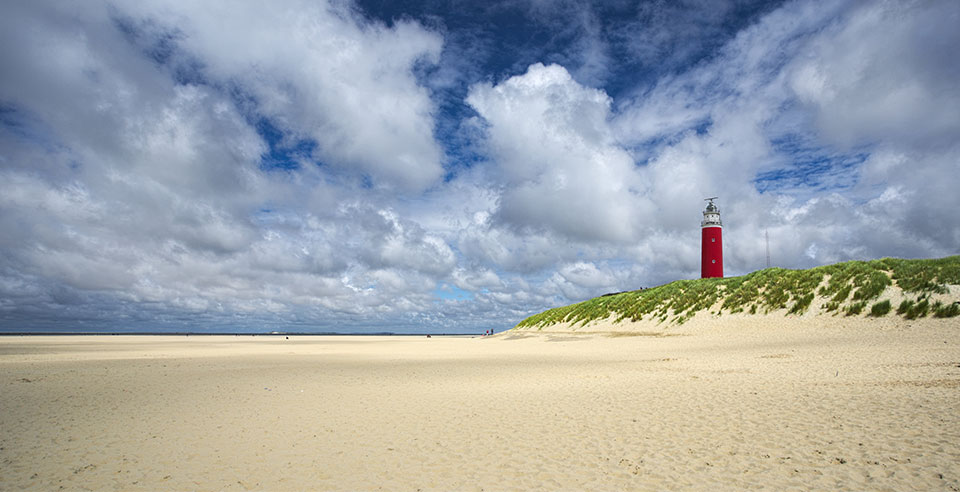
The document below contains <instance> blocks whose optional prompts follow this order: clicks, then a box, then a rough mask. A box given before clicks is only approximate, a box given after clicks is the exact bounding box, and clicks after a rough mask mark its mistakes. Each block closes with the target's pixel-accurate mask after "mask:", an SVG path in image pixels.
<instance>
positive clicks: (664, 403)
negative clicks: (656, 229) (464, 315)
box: [0, 320, 960, 490]
mask: <svg viewBox="0 0 960 492" xmlns="http://www.w3.org/2000/svg"><path fill="white" fill-rule="evenodd" d="M660 335H676V336H619V337H611V336H606V335H583V334H571V333H552V334H551V333H546V334H543V333H541V334H528V333H519V332H508V333H505V334H503V335H498V336H496V337H492V338H443V337H434V338H431V339H426V338H419V337H417V338H407V337H292V338H291V339H290V340H284V339H283V338H282V337H256V338H252V337H189V338H187V337H124V336H118V337H110V336H103V337H0V388H2V398H0V489H2V490H13V489H20V488H27V489H35V490H55V489H58V488H59V487H63V488H65V489H68V490H84V489H91V490H111V489H117V490H160V489H163V490H307V489H321V490H373V489H378V488H383V489H387V490H417V489H422V490H454V489H455V490H528V489H555V490H628V489H629V490H664V489H673V490H675V489H692V490H697V489H719V490H736V489H742V488H760V487H763V488H767V489H772V490H784V489H791V488H793V489H804V490H806V489H811V488H813V489H835V488H842V489H857V490H864V489H868V490H910V489H921V490H958V489H960V336H958V335H960V326H958V324H957V323H956V321H955V320H947V321H937V320H923V321H921V322H913V323H910V324H907V323H903V322H900V323H893V324H890V325H889V326H877V325H871V324H869V323H866V322H864V320H850V321H849V323H848V324H847V325H846V326H843V325H842V324H841V325H838V326H823V325H818V324H815V323H807V324H797V325H796V326H790V327H782V326H779V325H771V324H769V323H767V324H764V323H754V324H751V323H733V322H728V323H725V325H724V326H717V325H714V326H713V327H709V326H707V325H697V323H691V324H690V325H689V326H688V325H684V326H681V327H674V328H671V329H670V331H669V332H662V333H660Z"/></svg>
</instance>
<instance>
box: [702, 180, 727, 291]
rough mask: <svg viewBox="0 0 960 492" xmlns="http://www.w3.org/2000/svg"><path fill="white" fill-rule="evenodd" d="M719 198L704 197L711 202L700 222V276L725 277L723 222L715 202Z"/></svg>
mask: <svg viewBox="0 0 960 492" xmlns="http://www.w3.org/2000/svg"><path fill="white" fill-rule="evenodd" d="M717 198H718V197H711V198H705V199H704V200H706V201H707V202H709V203H707V209H706V210H704V211H703V221H701V222H700V239H701V242H700V278H712V277H723V223H722V222H720V209H719V208H717V206H716V205H715V204H714V203H713V201H714V200H716V199H717Z"/></svg>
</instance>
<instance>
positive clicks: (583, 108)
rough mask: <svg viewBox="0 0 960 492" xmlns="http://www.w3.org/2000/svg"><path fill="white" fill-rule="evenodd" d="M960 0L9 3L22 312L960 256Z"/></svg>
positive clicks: (150, 311)
mask: <svg viewBox="0 0 960 492" xmlns="http://www.w3.org/2000/svg"><path fill="white" fill-rule="evenodd" d="M958 25H960V2H956V1H952V0H942V1H937V0H929V1H909V0H902V1H881V0H877V1H843V0H830V1H822V2H820V1H786V2H761V1H751V0H685V1H634V2H628V1H618V0H611V1H599V2H587V1H563V0H510V1H503V2H499V1H485V2H475V1H460V0H423V1H407V2H397V1H384V0H357V1H356V2H353V1H350V0H330V1H323V0H289V1H288V0H282V1H281V0H277V1H272V2H259V1H242V0H237V1H218V0H210V1H204V2H188V1H184V0H136V1H113V2H104V1H98V0H90V1H85V2H60V1H52V0H38V1H32V2H3V3H2V4H0V331H6V332H14V331H51V330H54V331H109V332H112V331H196V332H203V331H238V332H247V331H273V330H278V331H300V332H306V331H336V332H383V331H389V332H415V333H423V332H447V333H479V332H483V331H484V330H487V329H495V330H496V331H501V330H504V329H508V328H510V327H512V326H513V325H515V324H516V323H517V322H519V321H520V320H522V319H523V318H525V317H526V316H528V315H531V314H534V313H537V312H540V311H542V310H544V309H548V308H551V307H555V306H560V305H566V304H570V303H574V302H579V301H582V300H585V299H589V298H591V297H595V296H598V295H601V294H604V293H608V292H618V291H624V290H634V289H638V288H641V287H652V286H656V285H660V284H664V283H667V282H670V281H673V280H676V279H687V278H697V277H698V276H699V272H700V264H699V262H700V250H699V248H700V243H699V240H700V231H699V225H700V224H699V222H700V220H701V218H702V215H701V213H702V211H703V208H704V205H705V202H704V201H703V198H705V197H711V196H718V197H719V199H718V200H717V205H718V206H719V207H720V210H721V213H722V217H723V222H724V231H723V234H724V236H723V240H724V267H725V274H726V275H727V276H736V275H743V274H746V273H749V272H751V271H755V270H758V269H762V268H765V266H766V245H767V243H766V241H765V234H767V235H769V249H770V256H771V264H772V265H774V266H778V267H784V268H809V267H813V266H817V265H824V264H830V263H835V262H840V261H847V260H869V259H875V258H882V257H887V256H892V257H901V258H935V257H943V256H948V255H955V254H958V252H960V213H958V211H960V193H958V190H960V173H958V169H960V166H958V163H960V82H958V81H960V49H958V48H960V30H958V29H956V26H958Z"/></svg>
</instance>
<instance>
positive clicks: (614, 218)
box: [467, 64, 647, 241]
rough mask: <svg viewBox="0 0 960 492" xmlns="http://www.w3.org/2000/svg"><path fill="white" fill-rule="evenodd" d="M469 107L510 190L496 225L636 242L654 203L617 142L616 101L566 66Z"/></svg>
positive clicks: (493, 88)
mask: <svg viewBox="0 0 960 492" xmlns="http://www.w3.org/2000/svg"><path fill="white" fill-rule="evenodd" d="M467 102H468V103H469V104H470V105H471V106H473V107H474V109H476V110H477V112H478V113H480V115H481V116H482V117H483V119H484V120H485V122H486V123H487V125H488V126H487V132H486V133H487V142H486V144H487V150H488V152H489V154H490V156H491V159H492V160H493V161H494V162H495V163H496V165H497V166H498V171H499V176H498V178H499V179H502V186H503V191H502V193H501V196H500V203H499V209H498V210H497V214H496V215H497V219H498V220H501V221H503V222H504V223H505V224H508V225H510V226H514V227H517V228H520V229H526V230H532V231H537V230H547V231H552V232H555V233H557V234H560V235H562V236H568V237H572V238H576V239H587V240H607V241H625V240H629V239H631V238H634V237H635V236H636V233H637V230H638V229H639V227H640V221H641V220H642V219H641V214H642V212H643V209H644V208H645V206H646V205H647V204H646V203H644V202H643V201H642V200H641V199H640V194H639V193H640V190H641V188H642V187H643V183H642V181H641V180H640V179H639V175H638V174H637V173H636V172H635V171H634V167H633V161H632V160H631V158H630V156H629V154H627V153H626V152H625V151H624V150H623V149H621V148H620V147H619V146H617V144H616V143H615V142H614V141H613V139H612V136H611V131H610V128H609V124H608V119H609V117H610V99H609V98H608V97H607V96H606V95H605V94H604V93H603V92H602V91H599V90H596V89H590V88H587V87H583V86H581V85H580V84H578V83H577V82H575V81H574V80H573V78H572V77H571V76H570V74H569V73H567V71H566V70H565V69H564V68H563V67H560V66H557V65H550V66H544V65H541V64H535V65H532V66H530V68H529V69H528V71H527V73H525V74H524V75H518V76H515V77H511V78H510V79H507V80H505V81H503V82H501V83H499V84H497V85H491V84H478V85H476V86H474V87H473V88H471V90H470V94H469V96H468V97H467Z"/></svg>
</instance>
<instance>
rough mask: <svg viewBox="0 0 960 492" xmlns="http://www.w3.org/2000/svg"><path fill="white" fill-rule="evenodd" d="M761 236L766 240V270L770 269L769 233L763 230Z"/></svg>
mask: <svg viewBox="0 0 960 492" xmlns="http://www.w3.org/2000/svg"><path fill="white" fill-rule="evenodd" d="M763 236H764V237H765V238H766V239H767V268H770V232H769V231H767V230H764V231H763Z"/></svg>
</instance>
